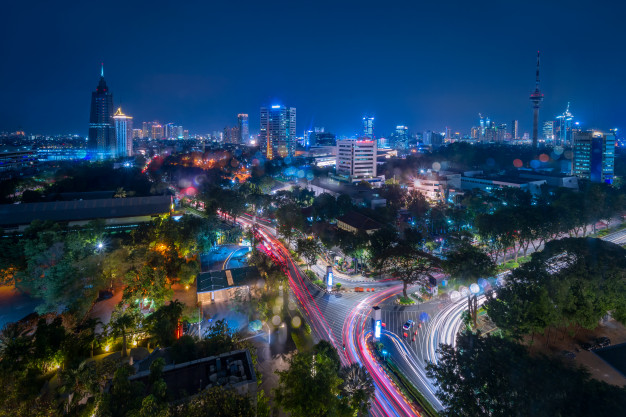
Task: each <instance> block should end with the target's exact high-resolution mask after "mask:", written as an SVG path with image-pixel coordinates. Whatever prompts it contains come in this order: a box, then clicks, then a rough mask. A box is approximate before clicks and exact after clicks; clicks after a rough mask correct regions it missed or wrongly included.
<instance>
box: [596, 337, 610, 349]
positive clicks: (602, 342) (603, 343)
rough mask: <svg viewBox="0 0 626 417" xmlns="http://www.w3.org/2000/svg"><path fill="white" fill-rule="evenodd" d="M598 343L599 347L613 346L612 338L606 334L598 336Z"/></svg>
mask: <svg viewBox="0 0 626 417" xmlns="http://www.w3.org/2000/svg"><path fill="white" fill-rule="evenodd" d="M596 345H598V346H599V347H607V346H611V339H609V338H608V337H606V336H602V337H598V338H596Z"/></svg>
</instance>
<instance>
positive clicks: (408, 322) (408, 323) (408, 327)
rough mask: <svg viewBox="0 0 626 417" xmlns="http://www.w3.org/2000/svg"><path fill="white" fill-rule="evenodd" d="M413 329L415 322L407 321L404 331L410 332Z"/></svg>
mask: <svg viewBox="0 0 626 417" xmlns="http://www.w3.org/2000/svg"><path fill="white" fill-rule="evenodd" d="M411 327H413V320H407V322H406V323H404V325H403V326H402V328H403V329H404V330H409V329H410V328H411Z"/></svg>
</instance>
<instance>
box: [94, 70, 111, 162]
mask: <svg viewBox="0 0 626 417" xmlns="http://www.w3.org/2000/svg"><path fill="white" fill-rule="evenodd" d="M87 146H88V148H89V151H90V152H91V153H92V155H93V157H94V158H97V159H105V158H109V157H111V156H115V147H116V143H115V127H114V126H113V94H111V92H110V91H109V88H108V87H107V84H106V82H105V81H104V65H102V68H101V69H100V82H99V83H98V87H96V91H94V92H92V93H91V113H90V115H89V139H88V142H87Z"/></svg>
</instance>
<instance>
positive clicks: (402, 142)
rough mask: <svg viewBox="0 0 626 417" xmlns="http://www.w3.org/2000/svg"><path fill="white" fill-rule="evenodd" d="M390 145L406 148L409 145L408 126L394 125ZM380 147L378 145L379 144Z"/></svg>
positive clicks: (396, 147)
mask: <svg viewBox="0 0 626 417" xmlns="http://www.w3.org/2000/svg"><path fill="white" fill-rule="evenodd" d="M392 146H393V148H394V149H402V150H404V149H408V147H409V128H408V127H406V126H404V125H399V126H396V131H395V133H394V135H393V143H392ZM379 147H380V146H379Z"/></svg>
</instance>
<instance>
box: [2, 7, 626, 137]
mask: <svg viewBox="0 0 626 417" xmlns="http://www.w3.org/2000/svg"><path fill="white" fill-rule="evenodd" d="M119 10H124V13H123V14H120V13H118V12H119ZM6 11H7V13H6V16H7V19H6V24H5V25H4V26H3V27H2V28H0V35H1V36H2V38H3V39H6V40H7V42H6V47H5V48H4V49H5V53H4V58H5V62H7V63H11V64H10V65H5V66H3V67H2V68H0V131H16V130H24V131H27V132H29V133H33V134H46V135H55V134H79V135H86V134H87V130H88V120H89V102H90V95H91V92H92V91H93V90H94V89H95V87H96V85H97V82H98V78H99V76H100V63H101V62H103V63H104V76H105V79H106V80H107V84H108V86H109V88H110V90H111V92H112V93H113V98H114V105H115V107H119V106H121V107H122V108H123V110H124V112H125V113H126V114H128V115H130V116H133V118H134V122H135V124H136V125H137V124H138V123H139V124H140V123H141V122H143V121H153V120H158V121H160V122H161V123H169V122H173V123H176V124H179V125H182V126H183V127H184V128H185V129H188V130H189V131H190V133H196V134H207V133H212V132H214V131H222V130H223V129H224V127H226V126H234V125H235V124H236V120H237V114H238V113H247V114H249V116H250V132H251V133H258V130H259V109H260V107H262V106H264V105H268V106H269V105H272V104H276V103H280V104H284V105H287V106H290V107H295V108H296V109H297V111H298V117H297V132H298V133H297V134H298V135H302V133H303V132H304V131H305V130H308V129H311V128H313V127H324V128H325V129H326V130H328V131H330V132H333V133H335V134H337V135H339V136H353V135H355V134H358V133H359V132H360V130H361V123H360V122H361V119H362V117H363V116H365V115H368V116H373V117H375V124H374V133H375V135H376V137H388V136H389V134H390V133H391V132H392V131H393V129H394V128H395V126H396V125H406V126H408V127H409V131H410V132H413V133H418V132H423V131H426V130H432V131H444V130H445V128H446V127H449V128H451V129H452V131H454V132H457V131H458V132H460V133H461V134H466V133H469V131H470V129H471V127H472V126H477V125H478V113H482V114H483V115H485V116H486V117H490V118H491V120H493V121H496V122H497V123H505V124H507V126H509V127H510V123H511V121H512V120H518V121H519V127H520V128H519V130H520V132H521V133H524V132H530V131H531V130H532V105H531V102H530V99H529V97H530V94H531V93H532V91H533V89H534V85H535V58H536V52H537V50H540V51H541V76H540V78H541V91H542V92H543V94H544V101H543V102H542V105H541V109H540V111H539V119H540V127H541V124H542V123H543V122H544V121H547V120H554V119H555V117H556V116H557V115H559V114H561V113H563V111H564V110H565V108H566V107H567V103H568V102H570V103H571V111H572V113H573V114H574V116H575V120H578V121H580V122H581V125H582V126H583V127H585V128H589V129H591V128H597V129H601V130H606V131H608V130H609V129H612V128H616V127H617V128H620V127H623V126H624V125H626V123H625V122H626V115H625V114H624V111H623V109H624V106H623V104H622V102H623V97H624V96H626V82H624V77H623V74H622V70H621V67H623V65H624V63H626V52H625V51H624V50H623V48H621V39H625V38H626V28H625V27H624V25H623V24H622V22H621V20H620V16H622V15H624V12H626V5H624V4H621V3H620V4H610V5H593V7H592V6H591V5H589V4H588V3H586V2H583V1H573V2H570V3H568V4H567V7H564V6H561V5H553V4H545V2H540V1H536V0H535V1H526V2H507V3H506V4H503V3H502V2H498V1H496V0H487V1H486V3H485V4H484V5H482V6H481V7H477V6H476V5H475V4H468V3H466V2H459V1H449V2H445V4H417V3H415V4H413V3H411V4H397V5H394V6H393V7H387V6H384V5H380V4H378V3H377V2H368V1H361V2H359V3H356V2H350V1H346V2H342V3H341V4H339V5H338V4H336V2H328V1H323V0H322V1H318V2H315V4H300V3H298V4H293V3H290V2H282V1H277V2H273V3H271V4H260V3H257V2H245V1H244V2H240V3H237V4H212V3H204V2H202V3H200V2H193V1H191V2H189V3H185V4H184V5H183V4H171V3H170V2H165V1H155V2H153V3H152V5H151V7H150V8H145V7H143V6H142V5H140V4H127V3H125V2H120V1H118V0H112V1H111V4H110V7H107V8H106V9H101V8H100V7H98V5H96V4H81V5H80V6H77V7H72V8H63V7H59V6H58V5H57V4H53V3H48V2H41V4H40V5H39V6H38V7H35V8H33V7H32V6H30V5H25V4H22V3H18V2H15V3H11V4H9V5H7V6H6ZM94 16H96V17H94ZM164 16H168V19H169V20H167V19H166V21H167V22H172V25H171V26H168V24H162V25H161V24H159V25H156V24H155V23H154V22H159V21H161V20H162V19H163V17H164ZM580 16H586V19H585V21H584V22H581V24H580V25H576V26H572V24H571V22H573V21H579V20H580ZM129 17H131V18H132V19H130V20H129ZM130 21H132V22H133V24H132V25H130V26H128V22H130ZM98 25H100V26H101V27H98ZM125 25H126V26H125ZM108 27H110V28H111V30H107V28H108ZM119 27H125V28H126V29H125V30H116V29H114V28H119ZM94 28H97V29H98V30H94ZM268 28H271V29H268ZM564 39H566V40H567V44H566V45H564V43H563V42H564ZM278 45H279V46H280V47H278ZM136 127H137V126H136Z"/></svg>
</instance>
